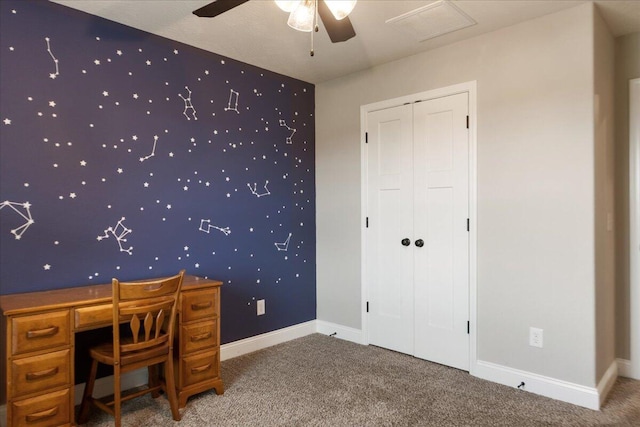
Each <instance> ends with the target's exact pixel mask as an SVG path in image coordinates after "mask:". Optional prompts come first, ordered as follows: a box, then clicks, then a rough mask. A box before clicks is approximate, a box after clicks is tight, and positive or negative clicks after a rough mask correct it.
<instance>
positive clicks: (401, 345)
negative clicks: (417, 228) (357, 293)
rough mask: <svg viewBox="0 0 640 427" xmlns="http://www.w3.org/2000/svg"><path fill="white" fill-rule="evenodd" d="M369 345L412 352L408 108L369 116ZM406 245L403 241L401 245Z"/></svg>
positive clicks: (409, 111) (410, 140)
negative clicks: (407, 240) (408, 242)
mask: <svg viewBox="0 0 640 427" xmlns="http://www.w3.org/2000/svg"><path fill="white" fill-rule="evenodd" d="M367 123H368V145H367V150H368V159H367V160H368V161H367V163H368V165H367V167H368V170H367V175H368V191H367V198H368V201H367V202H368V211H369V228H368V230H367V249H366V254H365V256H366V257H367V274H366V276H367V280H368V286H369V294H370V299H369V301H370V306H369V328H370V329H369V330H370V334H369V342H370V343H371V344H374V345H378V346H381V347H385V348H389V349H392V350H396V351H399V352H403V353H408V354H412V353H413V319H414V316H413V305H414V298H413V255H412V249H413V246H412V245H408V246H403V245H402V240H403V239H409V241H410V242H412V241H411V239H412V236H413V167H412V158H413V145H412V144H413V143H412V140H413V125H412V108H411V105H404V106H400V107H395V108H390V109H386V110H381V111H375V112H372V113H369V114H368V117H367ZM405 243H406V241H405Z"/></svg>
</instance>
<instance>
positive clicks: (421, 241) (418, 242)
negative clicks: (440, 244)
mask: <svg viewBox="0 0 640 427" xmlns="http://www.w3.org/2000/svg"><path fill="white" fill-rule="evenodd" d="M416 246H417V247H419V248H421V247H423V246H424V240H422V239H418V240H416Z"/></svg>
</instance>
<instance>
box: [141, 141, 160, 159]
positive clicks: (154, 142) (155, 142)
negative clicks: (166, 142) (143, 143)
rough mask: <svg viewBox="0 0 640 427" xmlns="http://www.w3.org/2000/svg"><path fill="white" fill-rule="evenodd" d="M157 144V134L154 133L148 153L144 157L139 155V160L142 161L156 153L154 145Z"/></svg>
mask: <svg viewBox="0 0 640 427" xmlns="http://www.w3.org/2000/svg"><path fill="white" fill-rule="evenodd" d="M157 144H158V135H154V136H153V148H152V149H151V153H149V154H148V155H146V156H144V157H140V161H141V162H144V161H145V160H147V159H150V158H151V157H153V156H155V155H156V145H157Z"/></svg>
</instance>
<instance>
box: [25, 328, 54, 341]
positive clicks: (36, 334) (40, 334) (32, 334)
mask: <svg viewBox="0 0 640 427" xmlns="http://www.w3.org/2000/svg"><path fill="white" fill-rule="evenodd" d="M59 330H60V328H59V327H57V326H51V327H50V328H44V329H38V330H35V331H27V338H44V337H50V336H53V335H55V334H57V333H58V331H59Z"/></svg>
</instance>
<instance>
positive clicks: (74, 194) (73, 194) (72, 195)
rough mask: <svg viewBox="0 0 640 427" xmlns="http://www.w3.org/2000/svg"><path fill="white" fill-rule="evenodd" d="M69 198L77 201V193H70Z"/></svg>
mask: <svg viewBox="0 0 640 427" xmlns="http://www.w3.org/2000/svg"><path fill="white" fill-rule="evenodd" d="M69 197H71V198H72V199H75V198H76V197H77V196H76V193H69Z"/></svg>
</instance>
